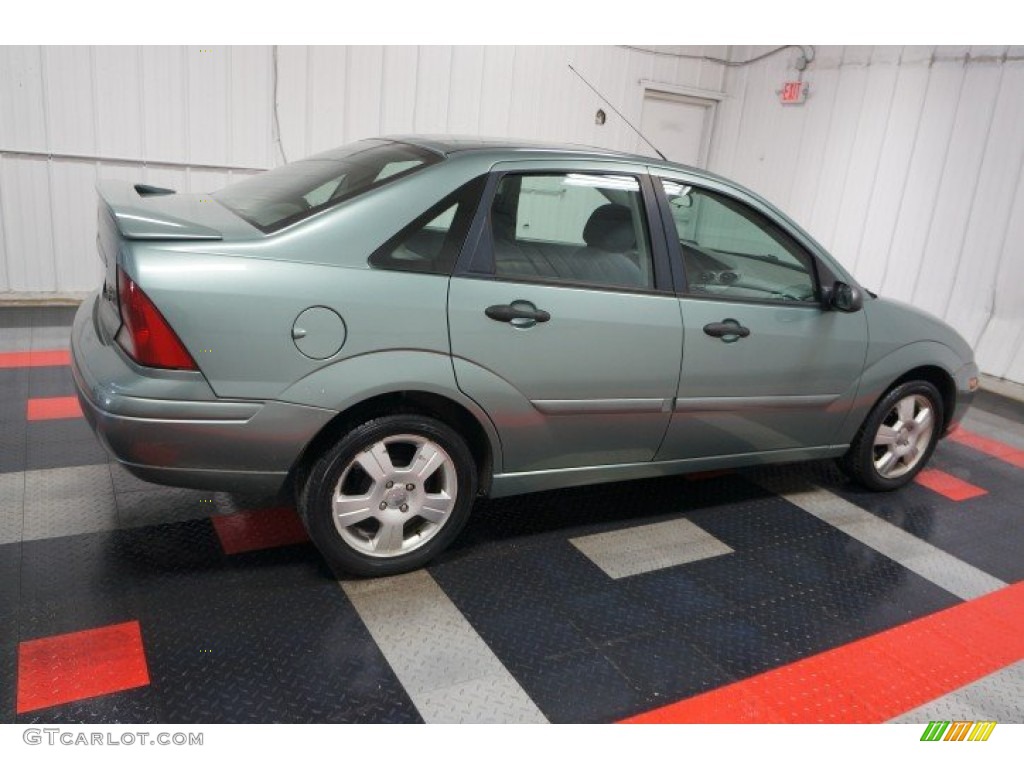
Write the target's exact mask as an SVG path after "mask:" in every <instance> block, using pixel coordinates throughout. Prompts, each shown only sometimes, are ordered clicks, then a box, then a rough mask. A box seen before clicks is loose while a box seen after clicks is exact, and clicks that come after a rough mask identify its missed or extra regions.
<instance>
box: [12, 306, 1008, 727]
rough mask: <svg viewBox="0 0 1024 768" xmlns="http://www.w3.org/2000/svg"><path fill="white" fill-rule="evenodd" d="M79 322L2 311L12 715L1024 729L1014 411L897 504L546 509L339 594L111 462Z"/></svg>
mask: <svg viewBox="0 0 1024 768" xmlns="http://www.w3.org/2000/svg"><path fill="white" fill-rule="evenodd" d="M72 314H73V310H71V309H67V308H43V309H10V308H6V309H0V721H5V722H11V721H17V722H77V721H86V722H108V721H119V722H195V721H204V722H224V721H230V722H238V721H286V722H380V721H388V722H394V721H397V722H419V721H424V720H426V721H431V722H441V721H473V722H479V721H501V722H543V721H556V722H577V721H588V722H609V721H616V720H625V719H629V720H638V721H698V722H714V721H727V722H882V721H887V720H900V721H906V722H915V721H928V720H935V719H940V720H956V719H968V720H998V721H1000V722H1007V721H1010V722H1022V721H1024V661H1022V660H1024V584H1022V580H1024V525H1022V524H1021V520H1020V514H1021V512H1020V504H1019V493H1020V491H1021V489H1022V487H1024V485H1022V482H1021V480H1022V471H1024V426H1022V423H1024V417H1022V414H1021V413H1020V410H1019V409H1017V408H1016V406H1014V405H1012V404H1009V405H1008V404H1007V403H1005V402H1003V401H991V402H988V403H983V405H986V407H987V408H989V409H990V410H980V409H977V408H976V409H975V410H974V411H973V412H972V414H971V416H970V418H969V420H968V422H967V423H966V424H965V428H964V429H962V430H961V431H960V432H958V433H957V434H956V435H954V437H953V438H951V439H948V440H946V441H944V442H943V443H942V444H941V445H940V447H939V449H938V451H937V452H936V455H935V458H934V460H933V462H932V467H931V469H930V470H929V471H927V472H926V473H922V475H921V477H920V478H919V480H918V482H916V483H914V484H912V485H911V486H910V487H908V488H906V489H904V490H902V491H900V492H897V493H893V494H871V493H866V492H863V491H861V490H859V489H857V488H856V487H855V486H853V485H851V484H850V483H849V482H848V481H847V480H846V479H845V478H844V477H843V476H842V475H840V474H839V473H838V472H837V471H836V470H835V469H834V467H833V466H832V465H831V464H830V463H820V464H807V465H798V466H791V467H781V468H771V469H763V470H757V471H750V472H739V473H731V474H704V475H693V476H689V477H678V478H666V479H660V480H653V481H642V482H634V483H621V484H617V485H608V486H600V487H591V488H581V489H573V490H565V491H558V492H553V493H545V494H534V495H531V496H525V497H520V498H513V499H503V500H500V501H494V502H485V503H481V504H480V505H478V508H477V509H476V510H475V513H474V516H473V518H472V519H471V522H470V524H469V526H468V527H467V529H466V531H465V533H464V534H463V535H462V536H461V538H460V539H459V541H458V542H457V543H456V545H455V547H454V548H453V549H452V550H451V551H450V552H448V553H446V554H445V555H444V556H443V557H442V558H441V559H440V560H439V561H438V562H437V563H435V564H434V565H432V566H431V567H430V568H428V569H426V570H424V571H420V572H417V573H414V574H408V575H405V576H401V577H396V578H393V579H384V580H376V581H344V580H343V581H340V582H339V581H338V580H337V579H336V577H335V576H334V575H333V574H332V573H330V572H329V571H328V570H327V569H326V567H325V566H324V564H323V562H322V561H321V559H320V558H319V557H318V555H317V553H316V551H315V550H314V549H313V547H312V546H311V545H310V544H309V543H308V541H307V540H306V536H305V533H304V531H303V529H302V527H301V525H300V524H299V522H298V520H297V519H296V517H295V515H294V512H293V511H292V509H291V508H290V507H288V505H287V502H286V501H284V500H282V499H276V498H261V497H243V496H238V495H228V494H221V493H209V492H201V491H188V490H180V489H169V488H162V487H159V486H154V485H150V484H147V483H143V482H141V481H139V480H136V479H135V478H133V477H132V476H130V475H129V474H127V473H126V472H124V471H123V470H122V469H120V468H119V467H118V466H116V465H115V464H112V463H110V462H109V461H108V458H107V456H106V455H105V454H104V452H103V451H102V449H101V448H100V446H99V444H98V443H97V442H96V440H95V438H94V437H93V435H92V434H91V433H90V431H89V429H88V427H87V425H86V424H85V422H84V421H83V420H82V418H81V416H80V412H79V411H78V407H77V402H76V401H75V399H74V398H73V391H74V390H73V387H72V382H71V377H70V372H69V370H68V367H67V337H68V326H69V324H70V321H71V316H72Z"/></svg>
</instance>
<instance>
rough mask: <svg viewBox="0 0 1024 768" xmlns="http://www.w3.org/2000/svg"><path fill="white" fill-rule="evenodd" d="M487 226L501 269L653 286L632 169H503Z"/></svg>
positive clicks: (510, 273) (515, 274)
mask: <svg viewBox="0 0 1024 768" xmlns="http://www.w3.org/2000/svg"><path fill="white" fill-rule="evenodd" d="M490 227H491V237H492V242H493V246H494V272H495V274H496V275H497V276H499V277H505V278H510V279H526V280H544V281H553V282H566V283H580V284H587V285H596V286H609V287H616V288H630V289H650V288H652V287H653V286H654V273H653V270H652V266H651V249H650V245H649V239H648V237H647V227H646V224H645V214H644V207H643V197H642V195H641V192H640V181H639V179H637V178H635V177H633V176H620V175H608V174H600V173H557V174H508V175H506V176H504V177H503V178H502V179H501V181H500V182H499V184H498V188H497V191H496V193H495V197H494V203H493V205H492V207H491V211H490Z"/></svg>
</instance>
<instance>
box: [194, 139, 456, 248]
mask: <svg viewBox="0 0 1024 768" xmlns="http://www.w3.org/2000/svg"><path fill="white" fill-rule="evenodd" d="M440 159H441V158H440V157H439V156H438V155H435V154H434V153H432V152H428V151H427V150H425V149H421V148H420V147H414V146H412V145H410V144H401V143H399V142H393V141H379V140H373V141H359V142H356V143H355V144H348V145H346V146H344V147H340V148H338V149H333V150H331V151H329V152H324V153H322V154H319V155H314V156H312V157H308V158H306V159H305V160H298V161H296V162H294V163H288V164H287V165H282V166H281V167H280V168H275V169H274V170H272V171H267V172H266V173H261V174H260V175H259V176H253V177H252V178H249V179H246V180H245V181H240V182H238V183H237V184H231V185H230V186H227V187H225V188H224V189H222V190H221V191H219V192H215V193H214V195H213V197H214V198H215V199H216V200H217V201H218V202H220V203H221V204H222V205H224V206H225V207H227V208H228V209H229V210H231V211H232V212H233V213H235V214H237V215H239V216H241V217H242V218H243V219H245V220H246V221H248V222H249V223H250V224H252V225H253V226H254V227H257V228H259V229H260V230H262V231H263V232H274V231H276V230H278V229H281V228H282V227H286V226H288V225H289V224H294V223H295V222H297V221H301V220H302V219H304V218H306V217H307V216H311V215H312V214H314V213H316V212H317V211H322V210H324V209H325V208H329V207H331V206H332V205H337V204H338V203H340V202H342V201H343V200H350V199H352V198H353V197H356V196H357V195H360V194H362V193H363V192H366V191H368V190H371V189H376V188H377V187H379V186H381V185H383V184H387V183H388V182H391V181H394V180H395V179H400V178H402V177H403V176H408V175H409V174H411V173H415V172H416V171H418V170H419V169H421V168H423V167H425V166H427V165H431V164H433V163H436V162H437V161H439V160H440Z"/></svg>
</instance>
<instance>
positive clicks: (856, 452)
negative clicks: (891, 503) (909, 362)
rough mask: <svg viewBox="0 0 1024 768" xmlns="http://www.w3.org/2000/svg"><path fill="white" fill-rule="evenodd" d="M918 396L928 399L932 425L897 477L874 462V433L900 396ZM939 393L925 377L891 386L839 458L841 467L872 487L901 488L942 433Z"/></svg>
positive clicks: (909, 479) (922, 464) (914, 472)
mask: <svg viewBox="0 0 1024 768" xmlns="http://www.w3.org/2000/svg"><path fill="white" fill-rule="evenodd" d="M913 396H916V397H920V398H924V399H925V400H927V401H928V403H929V406H930V407H931V409H932V419H933V428H932V431H931V435H930V438H929V439H928V441H927V446H926V447H925V448H924V449H923V450H922V451H921V456H920V458H919V459H918V460H917V461H916V462H915V463H914V464H913V466H911V467H910V468H909V469H906V470H905V471H903V472H902V474H899V475H898V476H896V477H887V476H885V475H884V474H882V473H881V472H879V470H878V468H877V467H876V466H875V459H876V451H882V450H884V449H878V448H877V447H876V446H875V437H876V435H877V434H878V431H879V428H880V427H881V426H882V423H883V421H886V420H887V419H890V420H891V418H892V414H893V409H894V408H895V407H896V404H897V403H899V402H900V401H901V400H904V399H905V398H909V397H913ZM944 419H945V414H944V411H943V404H942V396H941V395H940V394H939V391H938V390H937V389H936V388H935V386H934V385H932V384H930V383H929V382H927V381H908V382H906V383H904V384H900V385H899V386H896V387H893V388H892V389H891V390H890V391H889V392H888V393H887V394H886V395H885V397H883V398H882V399H881V400H879V401H878V402H877V403H876V404H875V407H874V408H872V409H871V413H869V414H868V417H867V418H866V419H865V420H864V424H862V425H861V428H860V431H858V432H857V436H856V437H855V438H854V440H853V443H851V444H850V449H849V450H848V451H847V452H846V455H845V456H843V457H842V458H841V459H840V460H839V464H840V466H841V467H842V468H843V470H844V471H845V472H846V473H847V474H848V475H849V476H850V477H851V478H853V479H854V480H855V481H857V482H858V483H860V484H861V485H863V486H864V487H865V488H868V489H870V490H872V491H894V490H896V489H897V488H902V487H903V486H905V485H906V484H907V483H909V482H910V481H911V480H913V479H914V477H915V476H917V473H918V472H920V471H921V470H922V469H923V468H924V466H925V465H926V464H927V463H928V460H929V459H931V456H932V452H933V451H934V450H935V446H936V444H937V443H938V441H939V437H940V436H941V435H942V429H943V425H944V424H945V421H944Z"/></svg>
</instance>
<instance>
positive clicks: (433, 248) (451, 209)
mask: <svg viewBox="0 0 1024 768" xmlns="http://www.w3.org/2000/svg"><path fill="white" fill-rule="evenodd" d="M485 182H486V177H484V176H480V177H478V178H476V179H473V180H472V181H470V182H468V183H466V184H464V185H463V186H461V187H460V188H459V189H457V190H456V191H455V192H453V193H452V194H450V195H448V196H447V197H446V198H444V199H443V200H441V201H440V202H438V203H437V204H436V205H433V206H431V207H430V209H428V210H427V211H426V212H425V213H423V214H422V215H421V216H418V217H417V218H416V219H415V220H414V221H413V222H412V223H411V224H409V225H408V226H407V227H405V228H403V229H402V230H401V231H400V232H399V233H398V234H397V235H395V236H394V237H392V238H391V239H390V240H388V241H387V242H386V243H384V245H382V246H381V247H380V248H378V249H377V251H376V252H375V253H374V254H373V255H372V256H370V260H369V263H370V266H371V267H376V268H377V269H396V270H400V271H402V272H431V273H434V274H440V275H448V274H451V271H452V268H453V267H454V266H455V260H456V259H457V258H458V256H459V252H460V251H461V250H462V246H463V244H464V243H465V242H466V235H467V234H468V233H469V226H470V224H471V223H472V221H473V214H474V213H476V209H477V205H478V204H479V202H480V196H481V194H483V190H484V184H485Z"/></svg>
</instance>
